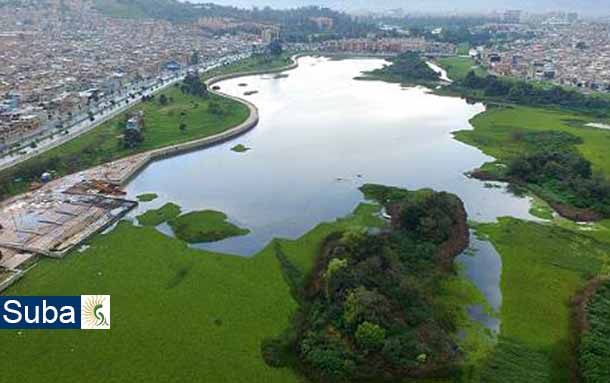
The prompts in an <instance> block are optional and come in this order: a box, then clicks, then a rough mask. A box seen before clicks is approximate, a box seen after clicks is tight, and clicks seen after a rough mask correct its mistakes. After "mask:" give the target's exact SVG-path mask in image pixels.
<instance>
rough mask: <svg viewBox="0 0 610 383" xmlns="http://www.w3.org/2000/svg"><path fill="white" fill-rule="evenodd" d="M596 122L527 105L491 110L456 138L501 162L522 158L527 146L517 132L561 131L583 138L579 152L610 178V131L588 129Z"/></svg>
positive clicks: (572, 114)
mask: <svg viewBox="0 0 610 383" xmlns="http://www.w3.org/2000/svg"><path fill="white" fill-rule="evenodd" d="M594 121H595V120H594V119H593V118H592V117H590V116H587V115H583V114H577V113H570V112H564V111H559V110H552V109H541V108H533V107H525V106H510V107H501V106H495V107H490V108H489V109H488V110H487V111H485V112H484V113H481V114H479V115H477V116H475V117H474V118H473V119H472V120H471V124H472V126H473V127H474V129H473V130H464V131H459V132H455V133H454V134H455V137H456V138H457V139H458V140H459V141H462V142H464V143H466V144H469V145H473V146H476V147H478V148H479V149H481V150H482V151H483V152H484V153H485V154H488V155H490V156H493V157H495V158H497V159H498V160H500V161H504V162H506V161H508V160H510V159H511V158H512V157H514V156H517V155H521V154H523V153H524V151H525V145H523V143H522V142H520V141H518V140H516V139H514V138H513V134H514V132H515V131H519V130H521V131H524V132H526V131H549V130H557V131H564V132H568V133H571V134H573V135H575V136H578V137H580V138H582V140H583V143H582V144H580V145H577V148H578V150H579V151H580V153H582V155H583V156H584V157H585V158H586V159H587V160H589V161H591V163H592V164H593V167H594V169H595V170H601V171H603V172H604V173H605V174H606V175H607V176H608V175H610V151H609V150H608V146H609V145H610V131H609V130H604V129H596V128H590V127H586V126H585V124H587V123H589V122H594Z"/></svg>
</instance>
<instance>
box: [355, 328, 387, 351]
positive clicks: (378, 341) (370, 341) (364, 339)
mask: <svg viewBox="0 0 610 383" xmlns="http://www.w3.org/2000/svg"><path fill="white" fill-rule="evenodd" d="M384 341H385V330H384V329H383V328H381V327H379V326H378V325H376V324H374V323H371V322H362V323H361V324H360V325H359V326H358V329H357V330H356V343H357V344H358V346H360V347H362V348H363V349H365V350H370V351H373V350H379V349H380V348H381V347H383V342H384Z"/></svg>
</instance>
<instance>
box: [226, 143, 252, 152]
mask: <svg viewBox="0 0 610 383" xmlns="http://www.w3.org/2000/svg"><path fill="white" fill-rule="evenodd" d="M251 149H252V148H249V147H247V146H245V145H243V144H238V145H235V146H234V147H232V148H231V150H232V151H234V152H237V153H245V152H247V151H249V150H251Z"/></svg>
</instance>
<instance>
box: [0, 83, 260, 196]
mask: <svg viewBox="0 0 610 383" xmlns="http://www.w3.org/2000/svg"><path fill="white" fill-rule="evenodd" d="M161 94H164V95H165V96H166V97H167V98H168V99H169V100H170V102H169V103H168V104H167V105H165V106H161V105H160V104H159V102H158V99H159V95H157V96H156V97H155V99H153V100H152V101H148V102H143V103H140V104H138V105H137V106H135V107H133V108H131V109H130V111H131V112H135V111H140V110H141V111H143V112H144V125H145V126H144V128H143V136H144V140H143V142H142V143H141V144H140V145H138V146H137V147H136V148H135V149H127V148H125V147H123V146H122V145H121V136H122V134H123V130H124V121H125V113H123V114H121V115H119V116H117V117H115V118H113V119H112V120H110V121H108V122H105V123H103V124H101V125H100V126H98V127H96V128H95V129H93V130H92V131H90V132H88V133H85V134H83V135H81V136H79V137H77V138H75V139H73V140H72V141H69V142H67V143H65V144H63V145H60V146H58V147H57V148H54V149H51V150H49V151H47V152H45V153H43V154H41V155H39V156H36V157H34V158H32V159H30V160H27V161H25V162H23V163H21V164H19V165H17V166H16V167H14V168H11V169H8V170H6V171H4V172H3V173H2V174H0V176H6V177H7V178H8V179H9V180H13V179H14V178H16V177H25V179H24V181H23V182H13V183H12V184H13V185H14V186H15V190H13V192H14V193H16V192H20V191H23V190H25V188H26V187H27V186H28V185H29V179H27V177H28V176H30V175H31V176H35V177H37V176H40V174H42V173H41V172H43V171H56V172H57V174H56V175H57V176H62V175H65V174H70V173H74V172H77V171H80V170H84V169H87V168H89V167H93V166H96V165H100V164H103V163H105V162H109V161H112V160H115V159H118V158H122V157H126V156H129V155H132V154H135V153H139V152H143V151H147V150H151V149H157V148H160V147H164V146H169V145H173V144H178V143H182V142H187V141H191V140H194V139H197V138H202V137H207V136H211V135H213V134H217V133H220V132H223V131H225V130H227V129H230V128H232V127H234V126H236V125H238V124H240V123H241V122H243V121H245V120H246V119H247V118H248V115H249V110H248V107H247V106H245V105H243V104H241V103H239V102H237V101H233V100H230V99H227V98H224V97H220V96H216V95H210V96H209V98H201V97H198V96H192V95H189V94H184V93H182V92H181V91H180V90H179V89H178V88H177V87H174V86H172V87H171V88H169V89H168V90H165V91H163V92H162V93H161ZM212 104H215V105H217V106H219V108H212V109H215V110H210V105H212ZM217 110H220V111H221V112H220V113H218V112H217ZM182 124H184V126H185V129H180V126H181V125H182Z"/></svg>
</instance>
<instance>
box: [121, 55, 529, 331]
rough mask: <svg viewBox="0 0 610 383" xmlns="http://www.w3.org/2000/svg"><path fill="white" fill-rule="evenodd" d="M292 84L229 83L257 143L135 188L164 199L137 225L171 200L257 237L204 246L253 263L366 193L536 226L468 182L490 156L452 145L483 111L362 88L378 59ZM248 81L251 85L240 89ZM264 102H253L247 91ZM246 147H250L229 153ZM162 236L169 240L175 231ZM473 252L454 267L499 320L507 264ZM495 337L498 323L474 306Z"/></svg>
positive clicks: (375, 86)
mask: <svg viewBox="0 0 610 383" xmlns="http://www.w3.org/2000/svg"><path fill="white" fill-rule="evenodd" d="M299 63H300V66H299V68H297V69H296V70H293V71H290V72H286V73H287V74H288V77H286V78H277V77H276V76H275V75H262V76H252V77H246V78H239V79H233V80H228V81H224V82H222V83H220V84H219V85H220V87H221V89H222V90H223V91H224V92H226V93H229V94H232V95H236V96H241V97H246V98H248V99H249V100H250V101H252V102H253V103H254V104H256V105H257V106H258V108H259V111H260V123H259V124H258V126H257V127H256V128H255V129H254V130H252V131H250V132H249V133H247V134H245V135H243V136H241V137H238V138H236V139H234V140H232V141H231V142H227V143H225V144H222V145H219V146H215V147H213V148H209V149H205V150H201V151H198V152H193V153H189V154H184V155H180V156H177V157H172V158H169V159H164V160H161V161H157V162H154V163H152V164H151V165H149V166H148V167H147V168H146V169H144V170H143V171H142V172H141V173H140V174H139V175H138V176H137V177H136V178H135V179H134V180H133V181H132V182H131V183H130V184H129V185H128V188H127V189H128V194H129V197H131V198H134V197H135V196H137V195H139V194H142V193H146V192H155V193H157V194H159V196H160V198H159V199H157V200H155V201H153V202H151V203H143V204H141V205H140V207H139V208H138V211H136V212H135V213H134V215H136V214H139V213H141V212H143V211H145V210H148V209H150V208H155V207H159V206H161V205H162V204H164V203H165V202H175V203H177V204H179V205H180V206H182V208H183V211H190V210H202V209H215V210H220V211H223V212H225V213H226V214H227V215H228V216H229V217H230V220H231V221H232V222H234V223H236V224H238V225H239V226H241V227H246V228H248V229H250V230H251V234H250V235H247V236H243V237H237V238H230V239H227V240H225V241H220V242H215V243H211V244H199V245H195V247H198V248H203V249H208V250H214V251H219V252H225V253H231V254H238V255H244V256H250V255H253V254H255V253H256V252H257V251H259V250H260V249H262V248H263V247H264V246H265V245H266V244H267V243H268V242H269V241H270V240H271V239H272V238H274V237H285V238H297V237H299V236H301V235H302V234H304V233H305V232H307V231H308V230H310V229H311V228H313V227H314V226H315V225H317V224H318V223H320V222H323V221H331V220H334V219H336V218H338V217H343V216H345V215H347V214H349V213H350V212H352V211H353V209H354V208H355V207H356V206H357V205H358V203H360V202H362V200H363V198H362V195H361V193H360V192H359V191H358V187H359V186H361V185H362V184H364V183H380V184H385V185H394V186H400V187H404V188H408V189H419V188H434V189H436V190H446V191H449V192H452V193H455V194H457V195H458V196H459V197H460V198H461V199H462V200H463V201H464V203H465V205H466V209H467V211H468V214H469V218H470V219H472V220H475V221H479V222H490V221H494V220H495V219H496V218H497V217H500V216H507V215H510V216H514V217H518V218H524V219H534V217H532V216H531V215H529V213H528V210H529V208H530V201H529V199H527V198H521V197H517V196H515V195H513V194H511V193H510V192H508V191H506V187H505V185H503V184H496V187H493V188H492V187H489V184H488V185H487V186H486V185H485V184H484V183H483V182H480V181H477V180H474V179H470V178H467V177H466V176H465V175H464V172H466V171H468V170H471V169H473V168H476V167H478V166H480V165H481V164H482V163H484V162H486V161H491V160H492V158H491V157H488V156H486V155H484V154H483V153H481V151H480V150H478V149H477V148H474V147H471V146H468V145H465V144H462V143H460V142H458V141H456V140H455V139H453V137H452V134H451V133H452V132H454V131H457V130H464V129H472V126H471V125H470V124H469V120H470V119H471V118H472V117H474V116H475V115H477V114H479V113H481V112H483V111H484V110H485V107H484V106H483V105H482V104H468V103H467V102H466V101H464V100H462V99H459V98H454V97H441V96H436V95H433V94H430V93H429V91H427V90H426V89H424V88H418V87H415V88H413V87H411V88H402V87H401V86H400V85H397V84H388V83H384V82H376V81H375V82H372V81H357V80H354V79H353V78H354V77H355V76H358V75H359V74H360V73H361V72H363V71H367V70H372V69H375V68H379V67H381V66H382V65H383V64H384V61H383V60H377V59H366V60H364V59H358V60H356V59H354V60H342V61H337V60H329V59H325V58H312V57H307V58H302V59H300V60H299ZM243 83H246V84H247V86H245V87H244V86H239V84H243ZM251 90H256V91H258V93H257V94H255V95H252V96H244V93H245V92H247V91H251ZM237 143H241V144H244V145H246V146H249V147H251V148H252V150H250V151H249V152H246V153H235V152H233V151H231V150H230V148H231V147H233V146H234V145H236V144H237ZM159 230H161V231H163V232H166V233H168V234H172V233H171V229H170V228H169V227H168V226H167V225H161V226H160V227H159ZM471 248H472V249H473V250H474V251H473V252H472V254H468V255H467V254H463V255H461V256H460V257H459V258H458V260H457V262H458V263H460V264H461V265H463V271H464V273H465V275H466V276H467V277H469V278H470V279H471V280H472V281H473V282H474V283H475V284H476V285H477V287H478V288H479V289H481V291H482V292H483V293H484V294H485V296H486V297H487V299H488V301H489V303H490V305H491V306H492V308H493V309H494V310H498V309H499V308H500V304H501V293H500V288H499V283H500V275H501V259H500V257H499V255H498V254H497V252H496V251H495V249H494V248H493V246H491V244H489V243H488V242H485V241H480V240H477V239H476V238H473V239H472V246H471ZM471 314H472V316H473V317H475V318H477V319H478V320H480V321H481V322H482V323H484V324H485V325H486V326H487V327H488V328H491V329H493V330H495V331H497V330H498V329H499V322H498V320H497V319H495V318H493V317H490V316H488V315H487V314H485V313H484V312H482V310H481V308H478V307H472V308H471Z"/></svg>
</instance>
